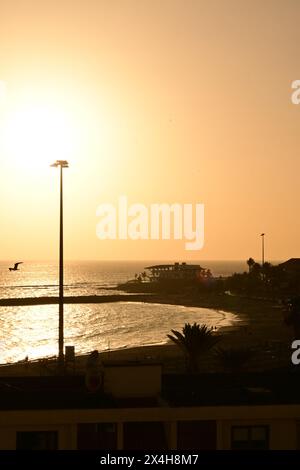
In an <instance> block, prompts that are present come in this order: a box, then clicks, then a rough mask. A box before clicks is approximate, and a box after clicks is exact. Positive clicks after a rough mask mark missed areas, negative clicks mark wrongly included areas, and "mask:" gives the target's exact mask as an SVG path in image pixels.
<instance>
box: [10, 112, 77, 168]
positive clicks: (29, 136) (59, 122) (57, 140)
mask: <svg viewBox="0 0 300 470" xmlns="http://www.w3.org/2000/svg"><path fill="white" fill-rule="evenodd" d="M75 134H76V133H75V130H74V128H73V127H72V119H71V116H69V115H68V113H66V112H65V111H64V110H62V109H59V108H56V107H55V106H52V105H49V104H46V105H45V104H34V105H33V104H27V105H25V106H23V107H21V108H18V109H14V110H13V111H11V112H10V113H9V114H8V116H7V119H6V132H5V140H6V145H5V147H6V152H7V155H8V156H9V158H10V159H11V160H12V162H13V163H14V164H16V165H18V166H20V165H21V166H24V165H25V166H26V167H30V168H35V169H37V168H39V167H45V166H46V165H48V164H49V163H52V161H53V160H57V159H66V160H67V159H68V158H69V157H70V155H71V153H72V151H73V149H74V146H75V142H74V138H75Z"/></svg>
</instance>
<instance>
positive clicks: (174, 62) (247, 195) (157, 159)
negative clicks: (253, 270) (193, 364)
mask: <svg viewBox="0 0 300 470" xmlns="http://www.w3.org/2000/svg"><path fill="white" fill-rule="evenodd" d="M299 21H300V3H299V1H297V0H264V1H261V0H251V1H250V0H227V1H223V0H218V1H215V0H206V1H202V0H105V1H104V0H103V1H102V0H85V1H83V0H51V1H50V0H42V1H41V0H31V1H29V0H28V1H27V0H18V1H17V0H0V44H1V49H0V51H1V52H0V54H1V60H0V215H1V232H0V259H2V260H19V259H22V260H30V259H33V260H43V259H47V260H48V259H56V258H57V251H58V209H59V206H58V203H59V199H58V198H59V186H58V183H59V179H58V171H57V170H56V169H54V168H50V167H49V164H50V163H53V161H55V160H56V159H59V158H61V159H67V160H68V161H69V163H70V168H69V169H67V170H65V172H64V175H65V180H64V190H65V219H64V220H65V257H66V258H67V259H74V260H76V259H78V260H79V259H90V260H93V259H95V260H101V259H105V260H109V259H116V260H117V259H142V260H143V259H174V260H175V259H178V260H183V261H184V260H186V261H189V260H192V259H195V260H196V259H197V260H202V259H204V260H205V259H224V260H225V259H227V260H231V259H232V260H233V259H246V258H247V257H249V256H253V257H255V258H258V259H259V258H260V241H261V240H260V233H261V232H265V233H266V258H267V259H273V260H274V259H275V260H280V259H286V258H290V257H300V246H299V239H300V217H299V202H300V184H299V174H300V163H299V161H300V105H298V106H296V105H294V104H292V102H291V94H292V88H291V84H292V82H293V81H294V80H296V79H300V61H299V44H300V28H299ZM120 195H126V196H127V198H128V201H129V203H142V204H145V205H146V206H148V205H149V204H151V203H170V204H171V203H175V202H177V203H181V204H183V203H203V204H204V205H205V245H204V248H203V249H202V250H201V251H186V250H185V249H184V241H180V240H176V241H172V240H171V241H142V240H137V241H131V240H128V241H125V240H116V241H101V240H99V239H98V238H97V236H96V225H97V222H98V218H97V217H96V209H97V207H98V205H99V204H101V203H104V202H107V203H113V204H116V203H117V201H118V198H119V196H120Z"/></svg>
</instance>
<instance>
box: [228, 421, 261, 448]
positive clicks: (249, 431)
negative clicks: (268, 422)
mask: <svg viewBox="0 0 300 470" xmlns="http://www.w3.org/2000/svg"><path fill="white" fill-rule="evenodd" d="M231 448H232V449H253V450H254V449H269V426H233V427H232V429H231Z"/></svg>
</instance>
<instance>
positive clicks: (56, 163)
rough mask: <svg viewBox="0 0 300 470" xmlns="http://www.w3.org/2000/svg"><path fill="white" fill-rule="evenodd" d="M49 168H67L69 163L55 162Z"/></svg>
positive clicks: (63, 161)
mask: <svg viewBox="0 0 300 470" xmlns="http://www.w3.org/2000/svg"><path fill="white" fill-rule="evenodd" d="M50 166H51V167H55V168H56V167H58V166H60V167H62V168H69V163H68V162H67V160H56V162H55V163H52V165H50Z"/></svg>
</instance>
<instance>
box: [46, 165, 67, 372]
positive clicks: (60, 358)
mask: <svg viewBox="0 0 300 470" xmlns="http://www.w3.org/2000/svg"><path fill="white" fill-rule="evenodd" d="M50 166H51V167H55V168H56V167H59V168H60V215H59V322H58V361H59V363H60V365H61V366H62V365H63V363H64V231H63V168H69V164H68V162H67V161H66V160H56V162H55V163H53V164H52V165H50Z"/></svg>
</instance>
